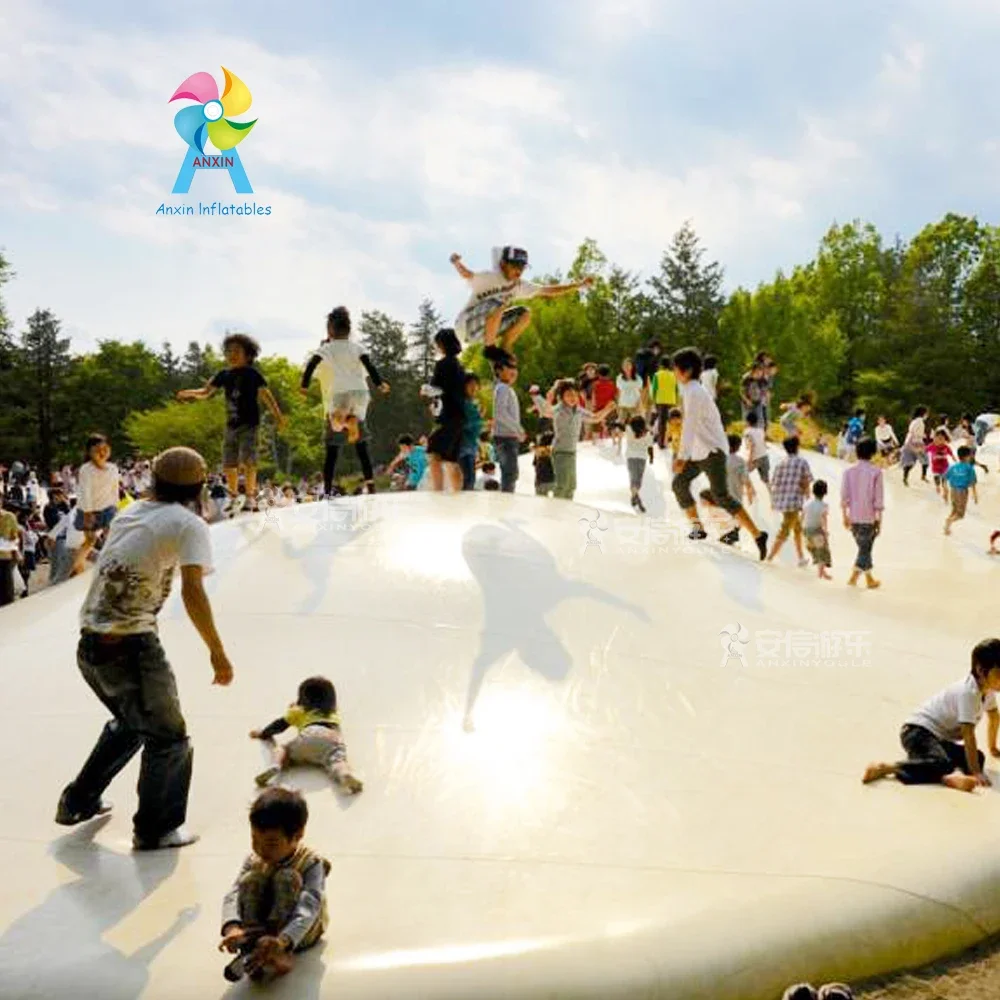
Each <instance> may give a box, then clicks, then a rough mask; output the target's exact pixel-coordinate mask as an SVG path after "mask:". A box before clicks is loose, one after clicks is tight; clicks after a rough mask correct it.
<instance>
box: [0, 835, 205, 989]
mask: <svg viewBox="0 0 1000 1000" xmlns="http://www.w3.org/2000/svg"><path fill="white" fill-rule="evenodd" d="M105 822H106V820H104V821H102V820H95V821H92V822H91V823H88V824H87V825H86V826H84V827H82V828H80V829H79V830H75V831H74V832H73V833H70V834H68V835H67V836H65V837H62V838H60V839H59V840H57V841H55V842H54V843H53V845H52V847H51V849H50V853H51V855H52V857H53V858H55V860H56V861H58V862H59V863H60V864H61V865H64V866H65V867H67V868H69V869H71V870H72V871H73V872H74V873H75V874H76V876H77V878H76V879H74V880H73V881H70V882H67V883H65V884H63V885H60V886H58V887H57V888H55V889H53V890H52V891H51V892H50V893H49V895H48V896H47V897H46V898H45V900H44V901H43V902H42V903H40V904H39V905H38V906H36V907H35V908H34V909H33V910H30V911H29V912H28V913H26V914H24V915H23V916H22V917H20V918H19V919H17V920H15V921H14V923H12V924H11V925H10V927H9V928H8V929H7V930H6V932H5V933H4V935H3V937H2V938H0V984H2V986H0V992H2V994H3V995H4V996H10V997H14V996H16V997H18V1000H51V998H53V997H70V996H83V995H86V996H94V997H101V1000H139V998H140V997H141V996H142V994H143V992H144V991H145V989H146V984H147V982H148V980H149V967H150V965H151V964H152V963H153V961H154V960H155V959H156V958H157V956H158V955H159V954H160V952H162V951H163V949H164V948H166V947H167V946H168V945H169V944H170V943H171V941H173V940H174V938H176V937H177V935H178V934H180V933H181V932H182V931H183V930H184V928H185V927H187V926H188V925H189V924H191V923H193V922H194V920H196V919H197V916H198V912H199V907H197V906H195V907H190V908H188V909H184V910H181V911H180V912H179V913H177V914H176V915H175V916H174V918H173V920H172V921H171V922H169V924H167V925H166V926H164V927H163V929H162V930H161V931H160V933H159V934H158V935H157V936H156V937H155V938H153V939H152V940H151V941H149V942H148V943H147V944H145V945H143V946H142V947H141V948H139V949H138V950H137V951H135V952H133V953H132V954H131V955H125V954H123V953H122V952H120V951H119V950H118V949H117V948H115V947H114V946H112V945H110V944H108V943H107V941H105V939H104V935H105V934H106V933H107V932H108V931H110V930H111V929H112V928H113V927H115V926H116V925H117V924H118V923H119V922H121V921H122V920H123V919H124V918H125V917H126V916H127V915H128V914H129V913H130V912H131V911H132V910H134V909H135V908H136V907H137V906H138V905H139V904H140V903H141V902H142V901H143V900H144V899H146V897H148V896H150V895H152V893H153V892H155V891H156V889H157V888H158V887H159V886H160V884H161V883H162V882H163V881H164V880H166V879H167V878H169V877H170V875H171V874H172V873H173V871H174V869H175V868H176V866H177V858H178V855H177V852H176V851H157V852H150V853H149V854H132V853H128V854H118V853H116V852H115V851H111V850H108V849H107V848H105V847H101V846H100V845H98V844H95V843H94V840H93V838H94V834H95V833H96V832H97V831H98V830H99V829H100V828H101V827H102V826H103V825H104V824H105ZM166 919H168V918H165V921H164V923H166Z"/></svg>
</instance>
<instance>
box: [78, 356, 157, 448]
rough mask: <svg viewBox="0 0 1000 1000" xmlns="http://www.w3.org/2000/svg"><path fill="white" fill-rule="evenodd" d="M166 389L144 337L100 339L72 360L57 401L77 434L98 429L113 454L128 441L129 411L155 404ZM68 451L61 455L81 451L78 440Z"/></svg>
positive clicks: (155, 358) (124, 446) (155, 357)
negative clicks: (123, 340)
mask: <svg viewBox="0 0 1000 1000" xmlns="http://www.w3.org/2000/svg"><path fill="white" fill-rule="evenodd" d="M169 394H170V387H169V386H168V384H167V381H166V376H165V373H164V371H163V367H162V365H161V362H160V359H159V358H158V357H157V355H156V354H155V353H154V352H153V351H151V350H150V349H149V348H148V347H147V346H146V345H145V344H143V343H142V341H138V340H137V341H135V342H133V343H131V344H122V343H120V342H118V341H116V340H102V341H100V342H99V343H98V346H97V351H96V352H94V353H91V354H86V355H83V356H82V357H80V358H77V359H76V360H75V361H74V363H73V365H72V367H71V369H70V370H69V372H68V373H67V375H66V378H65V381H64V384H63V387H62V389H61V392H60V396H59V405H60V407H61V408H62V409H63V410H64V411H65V412H66V413H67V414H70V415H71V417H72V424H71V426H72V428H73V430H74V437H75V438H79V437H81V436H82V435H83V434H86V433H88V432H89V431H100V432H101V433H103V434H106V435H107V436H108V438H109V440H110V442H111V448H112V453H113V454H114V455H116V456H122V454H123V453H124V452H125V451H127V449H128V446H129V438H128V435H127V433H126V430H125V420H126V418H127V417H128V415H129V413H131V412H132V411H133V410H146V409H149V408H150V407H154V406H156V405H157V404H158V403H160V402H162V401H163V399H164V398H165V397H166V396H168V395H169ZM70 450H71V454H67V455H63V456H62V457H64V458H68V459H70V460H71V461H72V460H74V458H75V455H76V453H77V452H78V451H79V446H78V442H77V441H74V442H72V443H71V445H70Z"/></svg>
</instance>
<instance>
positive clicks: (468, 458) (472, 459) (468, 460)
mask: <svg viewBox="0 0 1000 1000" xmlns="http://www.w3.org/2000/svg"><path fill="white" fill-rule="evenodd" d="M458 467H459V468H460V469H461V470H462V489H463V490H474V489H475V488H476V452H474V451H461V452H459V453H458Z"/></svg>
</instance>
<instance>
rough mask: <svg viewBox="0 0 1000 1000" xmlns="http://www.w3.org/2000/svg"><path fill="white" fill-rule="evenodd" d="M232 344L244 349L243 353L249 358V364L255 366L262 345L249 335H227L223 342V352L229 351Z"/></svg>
mask: <svg viewBox="0 0 1000 1000" xmlns="http://www.w3.org/2000/svg"><path fill="white" fill-rule="evenodd" d="M231 344H235V345H236V346H237V347H242V348H243V353H244V354H245V355H246V356H247V364H251V365H252V364H253V363H254V362H255V361H256V360H257V357H258V355H259V354H260V344H258V343H257V341H256V340H254V339H253V337H251V336H250V335H249V334H248V333H227V334H226V338H225V340H223V341H222V350H223V351H227V350H229V347H230V345H231Z"/></svg>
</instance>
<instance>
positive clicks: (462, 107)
mask: <svg viewBox="0 0 1000 1000" xmlns="http://www.w3.org/2000/svg"><path fill="white" fill-rule="evenodd" d="M0 39H2V40H3V41H2V43H0V44H2V49H0V246H3V247H4V248H5V250H6V253H7V255H8V257H9V258H10V259H11V261H12V262H13V265H14V267H15V269H16V271H17V278H16V279H15V281H14V282H12V283H11V284H10V285H8V286H7V289H6V290H5V296H6V299H7V302H8V307H9V310H10V312H11V313H12V315H13V318H14V320H15V322H16V324H17V326H18V327H19V328H20V327H21V326H22V325H23V322H24V319H25V317H26V316H27V315H28V314H29V313H30V312H31V311H32V310H33V309H34V308H36V307H38V306H44V307H48V308H51V309H52V310H53V311H54V312H55V313H56V314H57V315H58V316H59V317H60V318H61V319H62V320H63V323H64V326H65V328H66V330H67V331H68V332H69V333H70V334H71V335H72V336H73V339H74V346H75V347H77V348H78V349H81V350H82V349H85V348H87V347H89V346H92V345H93V344H94V343H95V342H96V341H97V340H98V339H99V338H102V337H117V338H123V339H134V338H141V339H143V340H146V341H149V342H151V343H159V342H161V341H163V340H164V339H168V340H170V341H172V342H173V343H175V344H176V345H178V346H182V345H184V344H185V343H186V342H187V341H189V340H191V339H200V340H205V339H211V340H215V339H217V337H218V335H219V333H220V332H221V331H222V330H223V329H225V328H226V327H239V328H243V329H248V330H250V331H252V332H253V333H255V334H256V335H257V336H258V337H259V338H260V339H261V340H262V342H263V344H264V346H265V350H266V351H268V352H277V353H284V354H288V355H289V356H291V357H293V358H297V357H298V356H300V355H301V354H303V353H304V352H305V351H306V349H307V348H308V347H309V346H310V345H311V344H312V343H314V342H315V341H316V340H317V339H318V338H319V337H320V336H321V334H322V331H323V318H324V316H325V313H326V312H327V311H328V310H329V309H330V308H331V307H332V306H333V305H336V304H339V303H345V304H347V305H348V306H350V307H351V308H352V309H353V310H354V311H356V312H360V311H361V310H362V309H365V308H382V309H385V310H386V311H388V312H390V313H391V314H393V315H395V316H397V317H398V318H400V319H403V320H405V321H407V322H409V321H411V320H412V319H413V318H414V317H415V314H416V309H417V305H418V303H419V301H420V300H421V298H423V297H424V296H430V297H431V298H433V299H434V301H435V302H436V304H437V305H438V307H439V309H440V311H441V312H442V313H443V314H444V315H445V316H446V317H451V316H453V315H454V313H455V312H457V310H458V308H459V307H460V306H461V304H462V301H463V298H464V289H463V286H462V284H461V282H460V281H458V280H457V279H456V278H455V277H454V275H453V273H452V271H451V269H450V267H449V265H448V261H447V258H448V255H449V254H450V253H451V252H452V251H453V250H458V251H460V252H462V253H463V254H464V256H465V258H466V260H467V262H468V263H470V265H472V266H474V267H475V266H476V265H480V264H481V265H485V263H486V262H487V261H488V254H489V249H490V247H491V246H493V245H494V244H498V243H504V242H517V243H520V244H522V245H525V246H527V247H528V248H529V249H530V251H531V254H532V259H533V262H534V265H535V269H536V271H542V272H544V271H552V270H555V269H558V268H565V267H566V266H567V265H568V263H569V262H570V260H571V259H572V255H573V250H574V248H575V246H576V245H577V244H578V243H579V242H580V240H582V239H583V238H584V237H586V236H591V237H594V238H595V239H596V240H597V241H598V243H599V244H600V245H601V247H602V248H603V249H604V250H605V252H606V253H607V254H608V256H609V257H610V258H611V259H612V260H614V261H616V262H618V263H620V264H622V265H623V266H626V267H629V268H632V269H634V270H636V271H639V272H641V273H643V274H648V273H649V271H650V270H651V269H653V268H655V266H656V263H657V260H658V258H659V254H660V252H661V250H662V249H663V247H664V246H666V244H667V243H668V241H669V239H670V236H671V234H672V233H673V232H674V231H675V230H676V229H677V228H678V226H679V225H680V224H681V223H682V222H683V221H684V220H686V219H690V220H691V221H692V222H693V224H694V225H695V228H696V229H697V230H698V232H699V234H700V235H701V236H702V238H703V241H704V242H705V244H706V246H707V248H708V250H709V252H710V253H711V254H712V256H713V257H715V258H717V259H719V260H720V261H721V262H722V263H723V265H724V266H725V268H726V275H727V283H728V284H729V285H730V286H734V285H736V284H738V283H742V284H751V285H752V284H756V282H757V281H759V280H765V279H767V278H769V277H770V276H771V275H772V274H773V273H774V271H775V270H776V269H778V268H788V267H790V266H793V265H794V264H795V263H797V262H799V261H803V260H805V259H807V258H808V257H809V256H810V255H811V254H812V252H813V251H814V249H815V246H816V244H817V242H818V240H819V238H820V237H821V236H822V234H823V232H824V231H825V229H826V228H827V227H828V226H829V224H830V223H831V222H833V221H834V220H840V221H843V220H847V219H851V218H855V217H862V218H865V219H870V220H872V221H873V222H875V223H876V224H877V225H878V226H879V227H880V228H881V229H882V230H883V231H884V232H885V233H886V234H887V235H889V236H890V237H891V236H893V235H895V234H896V233H901V234H902V235H904V236H909V235H912V233H913V232H915V231H916V230H917V229H919V228H920V226H922V225H923V224H925V223H926V222H929V221H932V220H934V219H936V218H938V217H940V216H941V215H942V214H944V213H945V212H947V211H960V212H967V213H971V214H976V215H979V216H980V217H981V218H983V219H984V220H986V221H990V222H996V221H997V216H998V209H1000V114H998V112H997V110H996V105H997V102H996V99H995V95H996V94H997V93H998V90H1000V88H998V83H1000V70H997V69H995V68H994V67H995V66H996V65H997V64H998V62H1000V61H998V60H996V59H995V52H996V50H997V47H998V42H1000V3H996V2H995V0H948V2H942V0H878V2H872V0H841V2H840V3H839V4H820V3H814V2H809V0H759V2H757V3H754V4H747V3H745V2H744V0H658V2H656V0H576V2H573V3H570V2H564V0H539V2H537V3H535V4H530V5H529V4H524V5H515V4H485V3H478V4H476V3H467V4H465V5H461V4H458V3H454V2H447V3H446V2H442V0H433V2H431V0H422V2H408V3H402V2H386V0H374V2H367V3H365V2H360V0H356V2H327V3H320V2H313V0H309V2H299V0H288V2H286V3H283V4H275V3H273V2H271V0H247V2H244V3H240V4H235V3H229V2H225V0H223V2H215V3H212V4H203V3H200V2H199V3H194V2H191V0H174V2H172V3H169V4H166V3H160V2H156V0H153V2H150V3H147V4H146V5H142V6H141V5H137V4H134V3H125V2H124V0H91V2H89V3H88V4H86V5H82V4H78V3H71V2H68V0H62V2H46V0H33V2H25V0H0ZM221 65H225V66H227V67H228V68H229V69H231V70H232V71H233V72H235V73H236V74H238V75H239V76H240V77H241V78H242V79H243V80H244V81H245V82H246V83H247V85H248V86H249V88H250V90H251V92H252V94H253V101H254V103H253V108H252V111H251V115H256V116H258V117H259V121H258V124H257V126H256V127H255V129H254V131H253V133H252V134H251V135H250V136H249V137H248V138H247V140H246V141H245V142H244V143H243V144H242V145H241V146H240V152H241V155H242V158H243V161H244V164H245V166H246V169H247V172H248V174H249V176H250V179H251V182H252V183H253V185H254V190H255V194H254V196H253V199H251V200H256V201H257V202H258V203H260V204H269V205H271V206H272V215H271V216H269V217H267V218H254V219H249V220H247V219H241V218H233V219H210V220H203V219H198V218H193V219H192V218H179V219H175V218H167V219H164V218H157V217H156V216H155V215H154V212H155V209H156V207H157V206H158V205H159V204H160V203H161V202H167V203H170V204H177V203H183V202H186V201H187V202H197V201H198V200H199V199H200V200H202V201H212V200H214V199H219V200H225V201H227V202H230V201H232V200H234V196H233V194H232V189H231V186H230V185H229V181H228V179H226V178H225V177H224V176H209V175H200V176H198V177H196V179H195V183H194V185H193V187H192V191H191V196H190V198H188V199H183V198H178V197H174V196H171V195H170V193H169V192H170V188H171V186H172V184H173V179H174V177H175V175H176V173H177V169H178V167H179V165H180V161H181V158H182V157H183V153H184V147H183V145H182V143H181V140H180V139H179V138H178V136H177V135H176V133H175V132H174V130H173V124H172V122H173V115H174V112H175V111H176V109H177V107H178V105H169V104H168V103H167V100H168V98H169V97H170V96H171V94H172V93H173V92H174V89H175V88H176V87H177V85H178V84H179V83H180V82H181V81H182V80H183V79H184V78H185V77H187V76H188V75H190V74H191V73H194V72H197V71H200V70H205V71H208V72H210V73H212V74H213V75H214V76H215V77H216V78H217V79H221V70H220V66H221Z"/></svg>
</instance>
